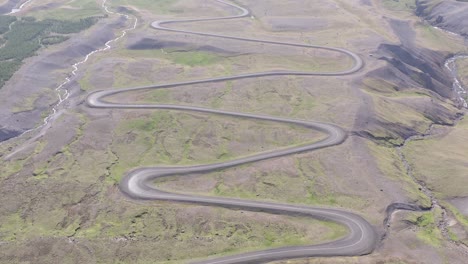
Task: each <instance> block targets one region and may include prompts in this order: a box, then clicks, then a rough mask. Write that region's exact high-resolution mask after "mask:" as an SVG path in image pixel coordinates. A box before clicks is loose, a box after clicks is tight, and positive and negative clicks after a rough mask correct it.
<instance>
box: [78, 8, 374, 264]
mask: <svg viewBox="0 0 468 264" xmlns="http://www.w3.org/2000/svg"><path fill="white" fill-rule="evenodd" d="M216 1H218V2H220V3H222V4H225V5H228V6H230V7H231V8H235V9H238V10H240V14H239V15H235V16H229V17H216V18H203V19H187V20H168V21H156V22H153V23H152V24H151V25H152V27H153V28H154V29H157V30H164V31H172V32H177V33H185V34H193V35H201V36H206V37H217V38H223V39H233V40H241V41H249V42H258V43H265V44H270V45H281V46H283V47H285V48H287V47H288V46H289V47H304V48H311V49H324V50H328V51H333V52H338V53H342V54H345V55H347V56H349V57H350V58H351V59H352V60H353V61H354V64H353V66H352V67H351V68H350V69H348V70H344V71H340V72H301V71H270V72H259V73H251V74H242V75H234V76H227V77H220V78H210V79H205V80H197V81H188V82H179V83H170V84H161V85H153V86H145V87H134V88H127V89H120V90H110V91H98V92H94V93H92V94H90V95H89V96H88V98H87V103H88V106H90V107H93V108H122V109H164V110H177V111H195V112H203V113H207V114H217V115H225V116H231V117H241V118H251V119H256V120H268V121H273V122H280V123H288V124H295V125H298V126H303V127H306V128H309V129H313V130H318V131H321V132H324V133H326V134H327V135H328V137H327V138H325V139H323V140H321V141H318V142H315V143H312V144H308V145H303V146H298V147H290V148H286V149H281V150H275V151H271V152H266V153H261V154H257V155H253V156H249V157H244V158H239V159H235V160H231V161H226V162H220V163H213V164H206V165H198V166H185V167H149V168H138V169H135V170H133V171H131V172H129V173H128V174H127V175H126V176H125V177H124V178H123V180H122V182H121V183H120V189H121V191H122V192H124V193H125V194H126V195H128V196H129V197H131V198H134V199H144V200H167V201H174V202H184V203H196V204H203V205H208V206H221V207H227V208H236V209H242V210H251V211H262V212H269V213H275V214H284V215H302V216H307V217H311V218H315V219H319V220H326V221H333V222H336V223H339V224H342V225H344V226H346V227H347V228H348V230H349V234H348V235H347V236H346V237H344V238H340V239H338V240H336V241H332V242H328V243H324V244H319V245H310V246H298V247H283V248H274V249H269V250H262V251H255V252H249V253H244V254H238V255H234V256H227V257H222V258H214V259H210V260H204V261H201V262H197V263H210V264H221V263H222V264H227V263H260V262H267V261H271V260H278V259H288V258H299V257H314V256H358V255H365V254H369V253H371V252H372V251H373V250H374V248H375V246H376V244H377V235H376V233H375V231H374V229H373V227H372V226H371V225H370V224H369V223H368V222H367V221H366V220H365V219H363V218H362V217H360V216H358V215H356V214H353V213H350V212H347V211H344V210H338V209H331V208H316V207H307V206H297V205H290V204H281V203H269V202H260V201H251V200H242V199H230V198H221V197H206V196H195V195H189V194H180V193H168V192H164V191H160V190H158V189H156V188H155V186H154V185H153V184H152V182H153V181H154V180H155V179H156V178H161V177H170V176H174V175H185V174H191V173H206V172H210V171H215V170H222V169H226V168H229V167H233V166H237V165H241V164H246V163H253V162H257V161H260V160H265V159H271V158H276V157H281V156H286V155H291V154H295V153H300V152H304V151H312V150H316V149H320V148H326V147H331V146H335V145H338V144H341V143H342V142H343V141H345V140H346V135H347V134H346V132H345V131H344V130H343V129H341V128H340V127H338V126H336V125H333V124H327V123H321V122H313V121H304V120H295V119H289V118H280V117H273V116H266V115H256V114H248V113H238V112H229V111H223V110H215V109H209V108H202V107H190V106H180V105H165V104H157V105H152V104H120V103H113V102H108V101H106V100H105V98H106V97H109V96H111V95H115V94H119V93H125V92H129V91H135V90H144V89H169V88H172V87H181V86H190V85H193V84H200V83H208V82H224V81H228V80H236V79H244V78H259V77H264V76H277V75H306V76H340V75H348V74H352V73H355V72H357V71H359V70H360V69H361V68H362V66H363V62H362V60H361V58H360V57H359V56H357V55H356V54H354V53H352V52H350V51H348V50H344V49H340V48H330V47H322V46H313V45H305V44H297V43H287V42H277V41H266V40H260V39H249V38H240V37H232V36H226V35H219V34H211V33H202V32H194V31H185V30H177V29H173V28H169V27H167V26H169V25H171V24H175V23H180V22H185V23H187V22H197V21H220V20H228V19H238V18H243V17H247V16H249V15H250V12H249V11H248V10H247V9H245V8H243V7H240V6H238V5H235V4H233V3H230V2H227V1H223V0H216Z"/></svg>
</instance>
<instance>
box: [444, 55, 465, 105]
mask: <svg viewBox="0 0 468 264" xmlns="http://www.w3.org/2000/svg"><path fill="white" fill-rule="evenodd" d="M460 59H468V55H466V54H461V55H455V56H453V57H451V58H449V59H448V60H447V61H445V64H444V66H445V68H447V69H448V70H449V71H450V73H451V74H452V77H453V91H454V92H455V95H456V97H457V98H456V99H457V101H459V102H460V104H461V106H463V107H464V108H468V103H467V101H466V100H467V95H468V94H467V91H466V88H465V87H463V85H462V83H461V82H460V80H459V79H458V71H457V60H460Z"/></svg>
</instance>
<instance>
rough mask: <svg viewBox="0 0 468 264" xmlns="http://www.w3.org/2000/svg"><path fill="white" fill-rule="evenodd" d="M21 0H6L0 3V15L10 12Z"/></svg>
mask: <svg viewBox="0 0 468 264" xmlns="http://www.w3.org/2000/svg"><path fill="white" fill-rule="evenodd" d="M20 2H21V0H8V1H6V2H5V3H3V4H0V15H4V14H8V13H10V12H11V10H12V9H13V8H15V6H17V4H19V3H20Z"/></svg>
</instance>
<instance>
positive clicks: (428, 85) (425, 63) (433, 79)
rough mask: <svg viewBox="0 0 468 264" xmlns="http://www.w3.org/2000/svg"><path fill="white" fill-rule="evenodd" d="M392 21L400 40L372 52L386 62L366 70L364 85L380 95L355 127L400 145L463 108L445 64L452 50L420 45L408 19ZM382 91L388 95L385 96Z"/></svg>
mask: <svg viewBox="0 0 468 264" xmlns="http://www.w3.org/2000/svg"><path fill="white" fill-rule="evenodd" d="M389 22H390V25H391V27H392V29H393V31H394V33H395V34H396V35H397V36H398V37H399V39H400V43H398V44H393V43H392V44H390V43H383V44H380V45H379V46H378V48H377V49H376V50H375V51H374V53H373V54H372V56H374V57H375V58H377V59H378V60H381V61H385V62H386V64H385V65H384V66H382V67H380V68H378V69H376V70H373V71H371V72H369V73H368V74H366V76H365V79H364V81H363V82H364V83H363V86H364V87H368V88H369V90H370V93H371V94H372V96H373V98H374V100H377V101H375V102H374V104H373V105H371V106H368V109H366V110H363V111H364V112H367V113H373V114H370V115H367V117H366V118H364V119H362V120H360V122H358V123H357V124H356V126H355V127H356V129H358V130H359V132H358V134H360V135H362V136H365V137H368V138H371V139H374V140H378V141H380V140H384V141H386V142H389V143H391V144H393V145H400V144H402V143H403V140H404V139H406V138H408V137H411V136H414V135H417V134H421V133H424V131H425V130H427V129H428V128H429V126H430V124H431V123H434V124H440V125H453V124H454V121H455V120H456V119H457V118H459V116H460V115H461V113H460V111H458V110H457V105H456V103H455V97H454V92H453V89H452V77H451V76H450V73H449V72H448V71H446V69H445V67H444V63H445V61H446V60H447V58H449V57H450V56H452V54H451V53H450V52H446V51H436V50H430V49H428V48H424V47H421V46H419V45H417V44H416V42H415V41H414V39H415V32H414V30H413V29H412V26H411V24H410V23H409V22H408V21H401V20H390V21H389ZM369 80H374V82H372V81H369ZM375 91H378V93H377V94H376V93H375ZM379 93H383V94H386V95H387V96H390V97H386V98H383V97H381V95H382V94H380V95H378V94H379ZM397 94H406V95H407V97H406V98H403V97H398V96H397Z"/></svg>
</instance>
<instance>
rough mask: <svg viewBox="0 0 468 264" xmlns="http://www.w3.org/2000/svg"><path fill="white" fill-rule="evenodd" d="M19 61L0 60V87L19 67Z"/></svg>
mask: <svg viewBox="0 0 468 264" xmlns="http://www.w3.org/2000/svg"><path fill="white" fill-rule="evenodd" d="M20 66H21V62H20V61H18V60H12V61H2V62H0V87H2V86H3V85H4V84H5V82H6V81H8V80H9V79H10V78H11V76H12V75H13V73H15V71H17V70H18V69H19V67H20Z"/></svg>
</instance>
